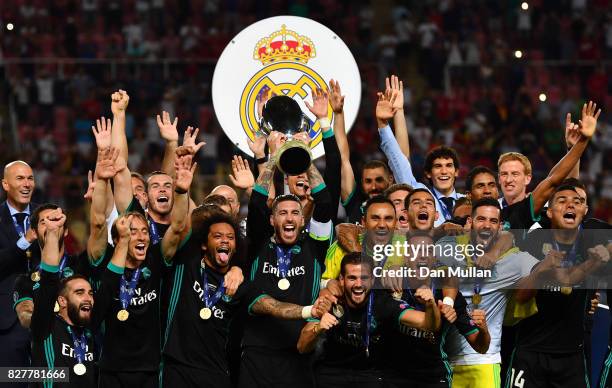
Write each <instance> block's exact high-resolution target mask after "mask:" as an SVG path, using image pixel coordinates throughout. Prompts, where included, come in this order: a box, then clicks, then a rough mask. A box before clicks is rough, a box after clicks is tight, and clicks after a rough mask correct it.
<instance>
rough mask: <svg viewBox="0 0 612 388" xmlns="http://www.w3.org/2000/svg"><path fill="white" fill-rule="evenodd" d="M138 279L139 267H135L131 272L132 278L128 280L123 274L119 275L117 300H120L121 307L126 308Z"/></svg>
mask: <svg viewBox="0 0 612 388" xmlns="http://www.w3.org/2000/svg"><path fill="white" fill-rule="evenodd" d="M138 279H140V268H137V269H136V271H134V273H133V274H132V279H130V282H129V283H128V281H127V280H126V279H125V274H124V275H123V276H121V281H120V283H119V284H120V286H119V300H120V301H121V308H122V309H124V310H126V309H127V307H128V306H129V304H130V299H131V298H132V295H134V289H135V288H136V285H137V284H138Z"/></svg>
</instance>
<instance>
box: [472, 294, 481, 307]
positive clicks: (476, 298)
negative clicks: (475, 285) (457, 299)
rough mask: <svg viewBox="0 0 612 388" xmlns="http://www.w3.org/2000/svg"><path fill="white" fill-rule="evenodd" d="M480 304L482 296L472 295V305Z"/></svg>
mask: <svg viewBox="0 0 612 388" xmlns="http://www.w3.org/2000/svg"><path fill="white" fill-rule="evenodd" d="M480 302H482V295H480V294H474V295H472V303H473V304H474V305H479V304H480Z"/></svg>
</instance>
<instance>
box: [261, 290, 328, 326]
mask: <svg viewBox="0 0 612 388" xmlns="http://www.w3.org/2000/svg"><path fill="white" fill-rule="evenodd" d="M334 302H336V300H335V298H329V297H319V298H318V299H317V300H316V301H315V303H314V304H313V305H312V306H300V305H297V304H293V303H287V302H281V301H278V300H276V299H274V298H272V297H271V296H269V295H266V294H263V295H261V296H260V297H258V298H257V299H256V300H255V302H254V303H253V304H252V305H251V306H250V307H249V312H250V313H252V314H256V315H270V316H272V317H274V318H278V319H286V320H294V321H295V320H301V319H306V318H320V317H321V316H323V314H325V313H326V312H328V311H329V309H330V308H331V306H332V303H334ZM305 310H307V311H306V312H305ZM308 311H309V312H308Z"/></svg>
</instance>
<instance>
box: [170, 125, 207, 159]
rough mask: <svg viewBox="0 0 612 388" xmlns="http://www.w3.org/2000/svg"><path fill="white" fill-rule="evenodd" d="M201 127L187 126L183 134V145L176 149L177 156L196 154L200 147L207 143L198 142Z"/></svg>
mask: <svg viewBox="0 0 612 388" xmlns="http://www.w3.org/2000/svg"><path fill="white" fill-rule="evenodd" d="M198 132H200V128H196V129H195V130H194V129H193V127H187V130H186V131H185V135H184V136H183V145H182V146H180V147H178V148H177V149H176V156H179V157H180V156H183V155H191V156H194V155H195V154H197V153H198V151H199V150H200V148H202V147H204V146H205V145H206V143H205V142H203V141H202V142H199V143H197V144H196V138H197V137H198Z"/></svg>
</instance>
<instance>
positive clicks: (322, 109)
mask: <svg viewBox="0 0 612 388" xmlns="http://www.w3.org/2000/svg"><path fill="white" fill-rule="evenodd" d="M330 97H331V96H329V95H328V93H327V92H326V91H324V90H322V89H317V91H316V93H313V96H312V102H313V103H312V105H310V104H309V103H308V102H306V103H305V104H306V107H308V109H309V110H310V112H312V114H314V115H315V116H316V118H317V120H318V121H319V125H320V127H321V133H322V136H323V148H324V149H325V172H324V175H323V180H324V181H325V184H326V185H327V189H328V190H329V196H330V200H331V203H330V207H331V209H333V213H332V223H334V224H335V223H336V221H337V213H338V212H337V209H338V205H339V202H340V191H341V183H342V180H341V175H342V174H341V169H342V159H341V157H340V150H339V149H338V143H337V142H336V137H335V136H334V132H333V130H332V129H331V126H330V122H329V120H328V119H327V115H328V111H329V106H330V103H331V99H330ZM343 106H344V98H342V96H341V95H339V94H336V95H335V96H334V102H333V104H332V105H331V107H332V110H333V111H334V112H336V111H339V112H342V111H343ZM343 130H344V129H343Z"/></svg>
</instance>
